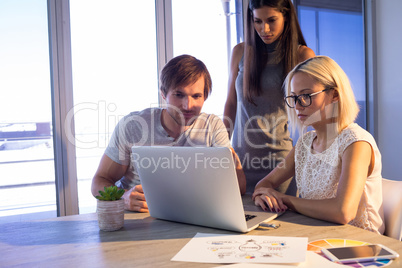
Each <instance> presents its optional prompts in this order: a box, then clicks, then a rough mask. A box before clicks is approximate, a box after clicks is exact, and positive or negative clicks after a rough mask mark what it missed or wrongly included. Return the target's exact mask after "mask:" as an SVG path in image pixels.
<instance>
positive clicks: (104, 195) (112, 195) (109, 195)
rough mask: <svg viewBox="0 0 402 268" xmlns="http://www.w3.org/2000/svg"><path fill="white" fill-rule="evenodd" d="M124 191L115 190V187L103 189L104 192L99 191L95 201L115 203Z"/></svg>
mask: <svg viewBox="0 0 402 268" xmlns="http://www.w3.org/2000/svg"><path fill="white" fill-rule="evenodd" d="M124 193H125V191H124V190H123V189H119V188H117V186H109V187H105V188H104V191H99V194H100V195H97V196H95V197H96V198H97V199H99V200H102V201H115V200H119V199H120V198H121V197H122V196H123V194H124Z"/></svg>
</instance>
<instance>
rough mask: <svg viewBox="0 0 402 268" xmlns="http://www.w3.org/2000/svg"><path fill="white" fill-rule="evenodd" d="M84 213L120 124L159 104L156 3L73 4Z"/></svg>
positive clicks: (91, 207) (89, 0)
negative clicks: (103, 155)
mask: <svg viewBox="0 0 402 268" xmlns="http://www.w3.org/2000/svg"><path fill="white" fill-rule="evenodd" d="M70 14H71V15H70V16H71V40H72V41H71V42H72V64H73V87H74V113H75V132H76V151H77V175H78V199H79V210H80V213H86V212H94V211H95V206H96V202H95V201H96V199H95V198H94V197H93V196H92V194H91V191H90V186H91V180H92V177H93V175H94V174H95V171H96V169H97V167H98V164H99V161H100V157H101V156H102V154H103V152H104V150H105V148H106V146H107V144H108V143H109V138H110V136H111V133H112V132H113V129H114V127H115V125H116V124H117V122H118V120H119V119H120V118H122V117H123V116H125V115H126V114H128V113H130V112H132V111H137V110H142V109H145V108H149V107H151V106H152V107H154V106H157V105H158V73H157V54H156V24H155V1H132V0H108V1H106V0H105V1H99V0H85V1H82V0H70Z"/></svg>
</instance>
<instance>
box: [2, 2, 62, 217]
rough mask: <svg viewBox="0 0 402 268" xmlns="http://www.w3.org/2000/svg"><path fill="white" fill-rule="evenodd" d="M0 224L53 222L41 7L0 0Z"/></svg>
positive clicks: (47, 85) (48, 93)
mask: <svg viewBox="0 0 402 268" xmlns="http://www.w3.org/2000/svg"><path fill="white" fill-rule="evenodd" d="M0 40H1V42H0V59H1V60H0V88H1V91H0V92H1V93H0V94H1V95H0V99H1V100H2V102H1V105H0V114H1V115H2V116H1V118H0V174H1V178H0V222H4V221H11V220H14V221H20V220H27V219H32V218H40V217H42V218H44V217H55V216H56V215H57V214H56V188H55V175H54V174H55V172H54V160H53V159H54V154H53V139H52V124H51V122H52V109H51V90H50V69H49V46H48V43H49V41H48V25H47V3H46V0H41V1H28V0H19V1H0Z"/></svg>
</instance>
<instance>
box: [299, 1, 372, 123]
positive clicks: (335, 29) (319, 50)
mask: <svg viewBox="0 0 402 268" xmlns="http://www.w3.org/2000/svg"><path fill="white" fill-rule="evenodd" d="M299 18H300V24H301V28H302V31H303V35H304V37H305V38H306V42H307V44H308V45H309V46H310V47H311V48H312V49H313V50H314V51H315V53H316V54H317V55H326V56H329V57H331V58H332V59H334V60H335V61H336V62H337V63H338V64H339V65H340V66H341V67H342V69H343V70H344V71H345V73H346V74H347V75H348V77H349V79H350V81H351V84H352V88H353V90H354V93H355V96H356V101H357V102H358V104H359V106H360V113H359V115H358V118H357V120H356V123H358V124H359V125H360V126H361V127H363V128H366V82H365V81H366V79H365V73H366V71H365V54H364V29H363V14H362V13H361V12H351V11H340V10H331V9H319V8H308V7H303V6H299ZM316 22H317V23H316Z"/></svg>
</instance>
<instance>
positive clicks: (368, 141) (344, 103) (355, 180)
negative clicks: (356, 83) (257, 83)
mask: <svg viewBox="0 0 402 268" xmlns="http://www.w3.org/2000/svg"><path fill="white" fill-rule="evenodd" d="M285 94H286V96H287V97H285V102H286V104H287V112H288V117H289V121H290V125H291V126H292V127H293V129H294V128H295V127H298V129H299V131H301V132H303V131H304V130H306V128H307V127H312V128H313V129H314V130H312V131H309V132H307V133H305V134H304V135H302V136H301V137H300V138H299V140H298V141H297V144H296V146H295V147H294V148H293V149H292V150H291V151H290V153H289V155H288V156H287V157H286V158H285V160H284V161H283V162H282V163H281V164H280V165H279V166H278V167H277V168H275V169H274V170H273V171H272V172H270V173H269V174H268V175H267V176H266V177H264V178H263V179H262V180H261V181H259V182H258V184H257V186H256V190H255V191H254V194H253V199H254V202H255V204H256V205H258V206H261V207H262V208H263V209H264V210H274V211H283V210H286V209H292V210H294V211H297V212H299V213H301V214H304V215H307V216H310V217H313V218H317V219H322V220H326V221H331V222H335V223H340V224H347V223H349V224H351V225H354V226H357V227H360V228H363V229H367V230H370V231H373V232H377V233H383V232H384V223H383V212H382V209H381V203H382V195H381V192H382V191H381V179H382V177H381V155H380V152H379V150H378V148H377V145H376V142H375V140H374V138H373V137H372V135H371V134H370V133H368V132H367V131H366V130H364V129H363V128H361V127H360V126H359V125H357V124H356V123H354V120H355V118H356V116H357V114H358V112H359V108H358V105H357V103H356V101H355V97H354V94H353V91H352V88H351V86H350V82H349V79H348V77H347V76H346V74H345V73H344V71H343V70H342V69H341V67H339V65H338V64H337V63H336V62H335V61H333V60H332V59H330V58H329V57H326V56H317V57H314V58H311V59H308V60H306V61H304V62H302V63H300V64H299V65H297V66H296V67H295V68H294V69H293V70H292V71H291V72H290V73H289V74H288V76H287V78H286V80H285ZM294 175H296V183H297V188H298V190H299V193H300V197H294V196H288V195H285V194H282V193H280V192H277V191H275V190H274V189H275V187H277V185H279V184H281V183H282V182H283V181H286V180H287V179H288V178H290V177H292V176H294Z"/></svg>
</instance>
